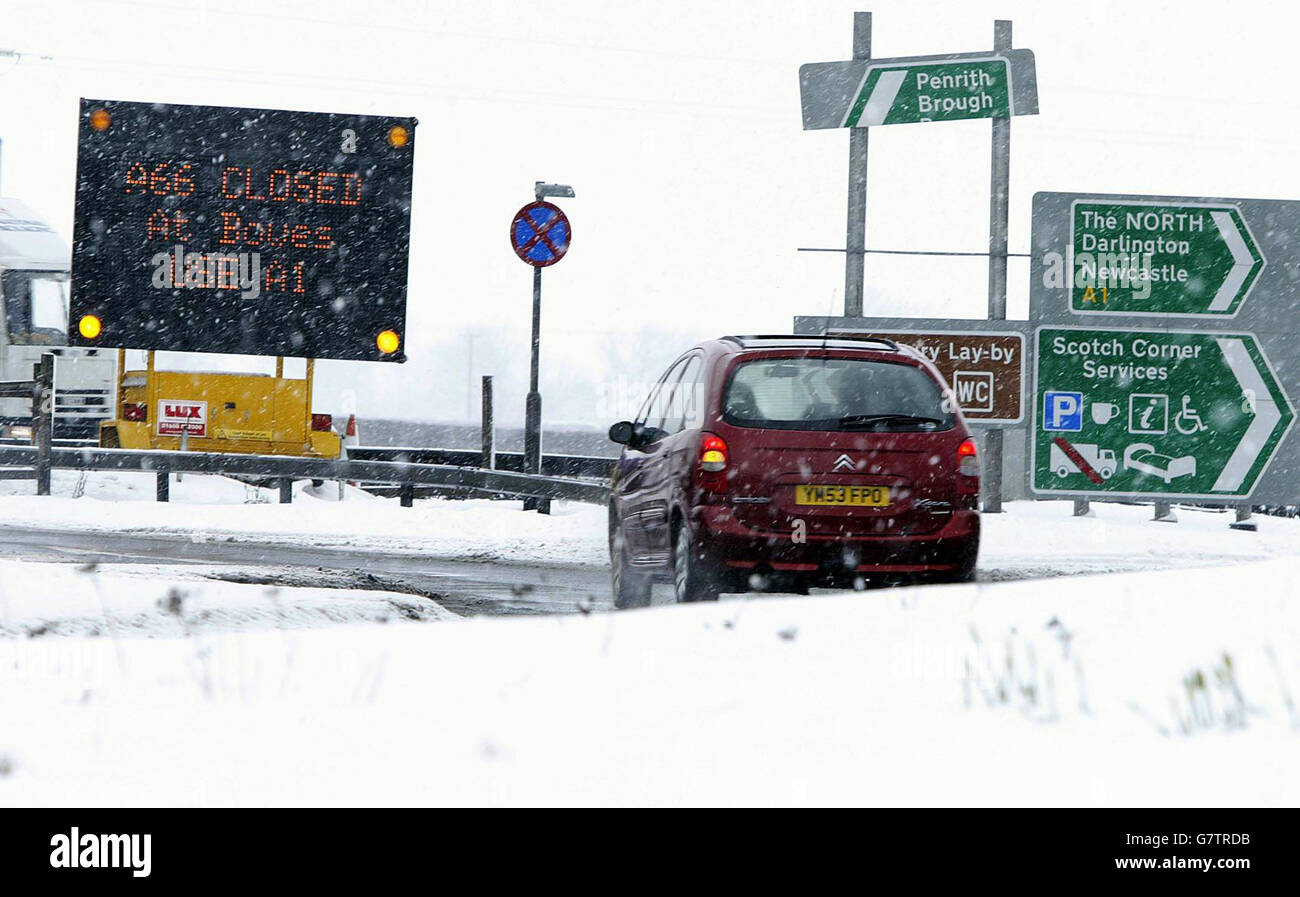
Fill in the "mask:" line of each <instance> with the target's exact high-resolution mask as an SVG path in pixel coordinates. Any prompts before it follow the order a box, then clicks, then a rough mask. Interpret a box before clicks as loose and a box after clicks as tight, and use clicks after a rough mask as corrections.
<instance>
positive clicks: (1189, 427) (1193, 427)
mask: <svg viewBox="0 0 1300 897" xmlns="http://www.w3.org/2000/svg"><path fill="white" fill-rule="evenodd" d="M1191 402H1192V397H1191V396H1183V408H1182V410H1181V411H1179V412H1178V413H1177V414H1175V415H1174V429H1175V430H1177V431H1178V432H1179V433H1182V434H1183V435H1184V436H1193V435H1195V434H1197V433H1199V432H1201V431H1202V430H1208V429H1210V428H1209V427H1207V426H1206V425H1205V422H1204V421H1202V420H1201V415H1200V414H1199V413H1198V412H1197V410H1196V409H1195V408H1193V407H1191Z"/></svg>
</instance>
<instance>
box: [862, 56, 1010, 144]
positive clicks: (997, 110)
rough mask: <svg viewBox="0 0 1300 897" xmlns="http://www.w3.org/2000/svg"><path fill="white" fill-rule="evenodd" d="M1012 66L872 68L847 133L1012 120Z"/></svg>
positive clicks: (995, 62)
mask: <svg viewBox="0 0 1300 897" xmlns="http://www.w3.org/2000/svg"><path fill="white" fill-rule="evenodd" d="M1009 81H1010V74H1009V67H1008V65H1007V61H1006V60H1005V59H1001V58H995V59H984V60H968V61H964V62H940V63H926V64H923V65H910V66H883V65H881V66H874V65H873V66H871V67H870V68H868V69H867V71H866V74H865V75H864V76H863V78H862V86H861V87H859V88H858V93H857V98H856V99H855V100H854V101H853V105H852V106H850V107H849V112H848V114H847V115H846V116H845V118H844V127H846V128H857V127H870V126H873V125H900V124H911V123H915V122H922V121H957V120H959V119H964V118H994V117H1003V118H1005V117H1006V116H1009V115H1010V114H1011V98H1010V91H1009V89H1008V83H1009Z"/></svg>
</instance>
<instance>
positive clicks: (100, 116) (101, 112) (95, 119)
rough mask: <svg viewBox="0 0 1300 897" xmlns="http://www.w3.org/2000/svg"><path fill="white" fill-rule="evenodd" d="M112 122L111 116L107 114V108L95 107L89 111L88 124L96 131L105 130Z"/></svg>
mask: <svg viewBox="0 0 1300 897" xmlns="http://www.w3.org/2000/svg"><path fill="white" fill-rule="evenodd" d="M112 123H113V116H111V115H109V114H108V110H107V109H96V110H95V111H94V112H92V113H90V126H91V127H92V128H94V129H95V130H96V131H107V130H108V126H109V125H111V124H112Z"/></svg>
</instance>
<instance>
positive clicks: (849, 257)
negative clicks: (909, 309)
mask: <svg viewBox="0 0 1300 897" xmlns="http://www.w3.org/2000/svg"><path fill="white" fill-rule="evenodd" d="M853 58H854V59H855V60H858V59H861V60H867V59H870V58H871V13H869V12H855V13H854V14H853ZM870 135H871V132H870V131H868V130H867V129H866V128H850V129H849V190H848V193H849V210H848V223H847V225H846V226H845V229H844V237H845V239H844V316H845V317H857V316H860V315H861V314H862V292H863V290H864V288H865V287H866V270H867V147H868V140H867V138H868V137H869V136H870Z"/></svg>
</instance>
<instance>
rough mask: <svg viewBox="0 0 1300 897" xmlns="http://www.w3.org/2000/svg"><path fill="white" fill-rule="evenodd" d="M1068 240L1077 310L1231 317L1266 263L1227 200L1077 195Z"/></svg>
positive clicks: (1072, 304) (1073, 300)
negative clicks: (1109, 198) (1223, 202)
mask: <svg viewBox="0 0 1300 897" xmlns="http://www.w3.org/2000/svg"><path fill="white" fill-rule="evenodd" d="M1069 245H1070V251H1071V253H1072V254H1073V259H1072V260H1071V263H1070V264H1069V265H1068V266H1067V268H1068V270H1069V271H1070V272H1071V275H1072V277H1073V283H1072V284H1071V288H1070V310H1071V311H1073V312H1075V313H1078V314H1089V313H1096V314H1108V315H1113V314H1124V313H1132V314H1144V315H1226V316H1232V315H1235V314H1236V313H1237V311H1238V309H1239V308H1240V307H1241V303H1242V302H1243V301H1245V299H1246V296H1247V294H1248V293H1250V290H1251V287H1253V286H1254V284H1255V281H1256V279H1257V278H1258V276H1259V273H1260V271H1261V270H1263V268H1264V256H1263V255H1262V254H1261V253H1260V251H1259V248H1258V246H1257V245H1256V244H1255V240H1254V239H1253V238H1252V237H1251V234H1250V229H1249V228H1248V227H1247V226H1246V223H1245V221H1243V220H1242V217H1241V213H1240V212H1239V211H1238V210H1237V209H1236V208H1235V207H1233V206H1227V205H1223V206H1215V205H1197V204H1177V205H1174V204H1162V203H1142V202H1104V201H1085V200H1078V201H1076V202H1075V203H1073V205H1072V206H1071V215H1070V244H1069Z"/></svg>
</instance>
